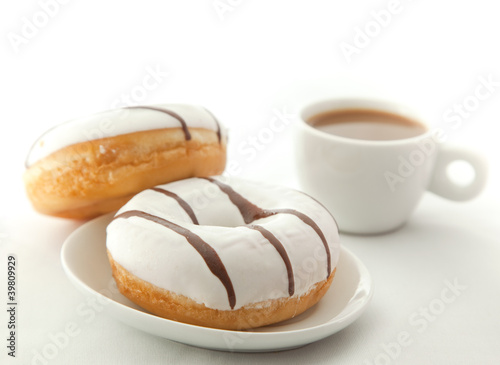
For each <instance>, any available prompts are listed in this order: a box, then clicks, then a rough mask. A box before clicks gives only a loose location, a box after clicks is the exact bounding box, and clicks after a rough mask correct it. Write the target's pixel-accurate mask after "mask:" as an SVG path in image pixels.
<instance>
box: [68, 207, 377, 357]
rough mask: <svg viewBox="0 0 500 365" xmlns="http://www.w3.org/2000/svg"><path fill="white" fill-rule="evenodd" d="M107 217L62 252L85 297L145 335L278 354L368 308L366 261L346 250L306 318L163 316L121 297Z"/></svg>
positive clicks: (77, 235) (71, 240) (336, 328)
mask: <svg viewBox="0 0 500 365" xmlns="http://www.w3.org/2000/svg"><path fill="white" fill-rule="evenodd" d="M112 217H113V215H112V214H108V215H105V216H102V217H99V218H96V219H94V220H92V221H90V222H88V223H85V224H84V225H82V226H81V227H80V228H78V229H77V230H76V231H75V232H73V233H72V234H71V235H70V236H69V237H68V239H67V240H66V242H65V243H64V246H63V248H62V252H61V259H62V265H63V268H64V270H65V272H66V274H67V275H68V277H69V279H70V280H71V281H72V282H73V284H74V285H75V286H76V287H77V288H78V289H80V290H81V291H83V292H84V294H86V295H89V296H93V297H95V298H96V299H97V300H98V301H99V303H101V304H102V305H103V306H104V308H105V310H106V311H107V312H108V313H109V314H110V315H112V316H113V317H115V318H116V319H118V320H120V321H122V322H124V323H126V324H128V325H130V326H132V327H135V328H138V329H140V330H142V331H145V332H148V333H151V334H154V335H157V336H161V337H164V338H167V339H169V340H172V341H176V342H181V343H184V344H188V345H192V346H198V347H204V348H209V349H213V350H222V351H241V352H264V351H279V350H286V349H291V348H296V347H300V346H304V345H307V344H309V343H312V342H315V341H318V340H321V339H323V338H325V337H328V336H330V335H332V334H334V333H336V332H338V331H340V330H341V329H343V328H345V327H346V326H348V325H349V324H351V323H352V322H354V321H355V320H356V319H357V318H358V317H359V316H360V315H361V313H362V312H363V310H364V309H365V308H366V306H367V304H368V303H369V301H370V299H371V297H372V294H373V289H372V281H371V278H370V275H369V273H368V271H367V270H366V268H365V266H364V265H363V264H362V263H361V261H360V260H359V259H358V258H357V257H355V256H354V255H353V254H352V253H351V252H349V251H348V250H346V249H345V248H342V252H341V255H340V262H339V265H338V267H337V272H336V275H335V278H334V279H333V283H332V286H331V288H330V289H329V291H328V292H327V294H326V295H325V296H324V297H323V299H321V301H320V302H319V303H318V304H316V305H315V306H314V307H312V308H310V309H309V310H307V311H306V312H304V313H302V314H301V315H299V316H297V317H295V318H293V319H290V320H287V321H284V322H281V323H278V324H275V325H270V326H266V327H262V328H258V329H254V330H250V331H227V330H218V329H213V328H206V327H200V326H193V325H189V324H185V323H180V322H175V321H171V320H168V319H164V318H160V317H157V316H155V315H152V314H150V313H148V312H147V311H145V310H143V309H141V308H140V307H139V306H137V305H135V304H134V303H132V302H131V301H130V300H128V299H127V298H125V297H124V296H123V295H121V294H120V293H119V292H118V290H117V289H116V285H115V284H114V281H113V278H112V276H111V268H110V267H109V263H108V259H107V256H106V226H107V225H108V223H109V222H110V221H111V219H112Z"/></svg>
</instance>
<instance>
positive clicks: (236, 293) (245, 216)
mask: <svg viewBox="0 0 500 365" xmlns="http://www.w3.org/2000/svg"><path fill="white" fill-rule="evenodd" d="M106 248H107V253H108V258H109V262H110V265H111V270H112V273H113V277H114V279H115V281H116V283H117V287H118V288H119V290H120V292H121V293H122V294H123V295H124V296H125V297H127V298H128V299H130V300H131V301H132V302H134V303H135V304H137V305H138V306H140V307H142V308H143V309H146V310H147V311H149V312H151V313H152V314H155V315H157V316H160V317H163V318H167V319H171V320H175V321H179V322H184V323H189V324H193V325H199V326H205V327H212V328H219V329H229V330H244V329H249V328H255V327H260V326H265V325H268V324H272V323H277V322H280V321H283V320H286V319H289V318H293V317H295V316H296V315H298V314H300V313H302V312H304V311H305V310H307V309H308V308H310V307H311V306H313V305H314V304H315V303H317V302H318V301H319V300H320V299H321V297H322V296H323V295H324V294H325V293H326V291H327V290H328V288H329V287H330V285H331V283H332V280H333V277H334V275H335V271H336V266H337V263H338V259H339V252H340V246H339V234H338V227H337V224H336V222H335V220H334V218H333V217H332V215H331V214H330V212H329V211H328V210H327V209H326V208H324V207H323V205H321V204H320V203H319V202H317V201H316V200H314V199H313V198H311V197H309V196H308V195H306V194H304V193H302V192H299V191H296V190H293V189H290V188H286V187H281V186H275V185H270V184H267V183H262V182H254V181H246V180H243V179H237V178H234V177H231V178H228V177H223V176H212V177H204V178H189V179H185V180H181V181H175V182H171V183H168V184H164V185H159V186H156V187H154V188H151V189H147V190H144V191H142V192H141V193H139V194H137V195H136V196H134V197H133V198H132V199H131V200H130V201H129V202H127V204H125V205H124V206H123V207H122V208H121V209H120V210H119V211H118V212H117V213H116V214H115V216H114V218H113V220H112V221H111V222H110V224H109V225H108V226H107V228H106Z"/></svg>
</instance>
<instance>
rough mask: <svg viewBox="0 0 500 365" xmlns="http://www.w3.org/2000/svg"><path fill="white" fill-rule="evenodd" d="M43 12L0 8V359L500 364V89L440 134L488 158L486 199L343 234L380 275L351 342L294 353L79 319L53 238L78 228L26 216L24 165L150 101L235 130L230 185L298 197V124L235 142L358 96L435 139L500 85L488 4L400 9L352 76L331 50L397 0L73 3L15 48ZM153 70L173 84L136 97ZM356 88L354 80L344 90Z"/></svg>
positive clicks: (94, 312)
mask: <svg viewBox="0 0 500 365" xmlns="http://www.w3.org/2000/svg"><path fill="white" fill-rule="evenodd" d="M41 3H45V2H43V1H41V2H29V3H28V2H19V3H16V4H10V5H9V7H6V6H5V5H1V7H2V8H1V9H0V24H2V34H3V35H4V36H5V37H3V40H4V41H3V42H2V44H0V51H1V52H2V56H1V57H0V64H1V66H2V67H1V68H0V76H1V77H0V79H1V80H2V82H1V83H0V84H1V85H0V93H1V97H2V100H3V103H2V122H1V124H0V128H1V130H0V156H1V163H2V165H1V166H2V167H3V174H2V180H1V181H2V185H1V189H0V219H1V220H0V301H1V303H2V304H1V309H0V333H1V336H0V338H1V339H2V340H1V346H0V360H1V361H0V363H2V364H4V363H7V364H46V363H47V364H137V363H148V364H156V363H158V364H160V363H161V364H170V363H175V364H182V363H186V364H197V363H199V364H212V363H213V364H232V363H236V362H238V363H240V364H246V363H249V364H250V363H255V362H259V363H276V364H281V363H283V364H285V363H286V364H289V363H298V364H300V363H305V362H308V363H318V364H330V363H336V364H378V365H380V364H498V363H499V362H500V346H499V345H498V344H499V343H500V311H499V308H500V239H499V237H500V228H499V226H500V204H499V203H500V193H499V190H498V186H499V181H500V174H499V170H498V162H497V158H498V156H499V152H500V147H499V145H500V143H498V131H499V128H498V126H497V125H498V122H499V121H500V103H499V101H500V87H498V86H495V87H494V90H493V91H492V92H491V95H489V96H488V98H486V99H485V100H482V101H481V102H480V103H479V105H478V107H477V109H476V110H474V111H473V112H472V113H470V115H468V116H467V117H464V118H463V120H462V123H461V124H460V126H459V128H456V129H454V130H453V133H451V132H450V136H449V137H450V138H449V139H450V141H451V142H454V143H458V144H462V145H466V146H468V147H470V148H474V149H477V150H480V151H481V152H482V153H483V154H485V156H486V157H487V158H488V160H489V162H490V168H491V176H490V181H489V183H488V185H487V187H486V189H485V191H484V192H483V194H482V195H481V196H479V197H478V198H477V199H475V200H473V201H470V202H465V203H456V202H450V201H447V200H444V199H442V198H439V197H436V196H433V195H432V194H430V193H428V194H425V196H424V198H423V199H422V201H421V203H420V205H419V206H418V208H417V209H416V211H415V213H414V214H413V216H412V218H411V220H410V221H409V222H408V224H406V225H405V226H404V227H403V228H402V229H400V230H398V231H396V232H393V233H390V234H386V235H379V236H364V237H363V236H352V235H344V234H342V235H341V240H342V244H343V245H344V246H345V247H346V248H348V249H350V250H351V251H352V252H353V253H354V254H355V255H357V256H358V257H359V258H360V259H361V260H362V261H363V262H364V264H365V265H366V267H367V268H368V270H369V271H370V273H371V275H372V277H373V280H374V284H375V294H374V297H373V300H372V302H371V303H370V305H369V307H368V309H367V310H366V312H365V313H364V314H363V315H362V317H361V318H360V319H359V320H357V321H356V322H355V323H354V324H352V325H351V326H349V327H348V328H346V329H344V330H342V331H341V332H339V333H337V334H335V335H333V336H331V337H329V338H327V339H325V340H322V341H319V342H317V343H314V344H311V345H308V346H306V347H303V348H300V349H296V350H291V351H285V352H279V353H264V354H238V353H226V352H217V351H210V350H204V349H199V348H195V347H190V346H186V345H182V344H178V343H173V342H170V341H168V340H165V339H163V338H158V337H154V336H152V335H149V334H146V333H143V332H141V331H138V330H136V329H134V328H131V327H128V326H126V325H124V324H122V323H121V322H119V321H117V320H115V319H113V318H111V317H109V316H108V315H107V314H106V313H105V312H103V311H102V310H101V309H100V308H98V307H95V308H93V309H91V310H90V311H87V312H86V313H87V315H82V309H85V310H87V309H89V308H92V307H91V304H90V303H88V302H87V301H86V298H85V297H84V296H83V295H82V294H81V293H80V292H79V291H77V290H76V289H75V288H74V287H73V286H72V284H71V283H70V282H69V280H68V279H67V278H66V276H65V274H64V272H63V270H62V267H61V262H60V249H61V246H62V244H63V242H64V240H65V239H66V237H67V236H68V235H69V234H70V233H71V232H72V231H73V230H74V229H76V228H77V227H78V226H79V225H81V224H82V222H75V221H70V220H64V219H57V218H52V217H47V216H43V215H40V214H37V213H35V212H34V211H33V210H32V209H31V206H30V204H29V202H28V201H27V199H26V197H25V194H24V190H23V185H22V172H23V169H24V167H23V161H24V158H25V156H26V153H27V151H28V149H29V147H30V145H31V143H32V142H33V141H34V139H35V138H36V137H37V136H38V135H39V134H40V133H42V132H43V131H45V130H46V129H48V128H50V127H51V126H53V125H55V124H57V123H60V122H63V121H65V120H68V119H71V118H74V117H77V116H83V115H87V114H91V113H93V112H96V111H100V110H104V109H109V108H110V107H112V106H113V105H117V103H118V104H119V103H124V101H123V100H124V99H123V95H124V96H125V97H127V96H128V97H129V98H132V102H134V101H135V102H137V101H140V102H143V103H148V104H152V103H161V102H171V101H172V102H174V101H184V102H197V103H202V104H204V105H206V106H207V107H209V108H210V109H212V111H214V113H215V114H217V115H218V116H219V119H221V120H222V121H223V122H224V123H225V124H226V125H227V126H228V127H229V128H230V147H229V157H228V158H229V160H228V161H229V162H230V163H232V165H231V166H232V168H233V169H234V170H233V171H235V174H237V175H240V176H243V177H251V178H254V179H265V180H268V181H273V182H276V183H281V184H285V185H289V186H292V187H298V184H297V182H296V176H297V173H299V172H297V171H295V168H294V164H293V143H292V131H293V124H291V125H290V126H289V127H287V128H286V129H285V130H284V131H283V132H282V133H276V135H274V136H273V140H272V141H270V142H269V143H266V144H263V145H262V148H261V150H258V151H256V153H255V156H254V155H253V154H252V155H250V154H249V153H247V154H245V153H243V152H242V149H243V147H242V144H243V145H244V143H248V142H249V140H248V138H249V137H251V136H258V135H259V132H260V131H262V129H263V128H266V127H267V126H268V125H269V120H270V119H271V118H272V117H273V115H274V114H273V113H275V110H287V111H290V113H293V111H294V109H295V108H296V106H297V105H298V103H299V101H300V102H302V101H304V100H306V99H309V98H310V99H314V98H316V97H322V96H325V95H343V94H346V93H359V92H360V90H361V91H362V92H365V91H367V90H369V91H370V93H371V94H373V93H374V92H376V93H377V92H379V93H384V95H389V96H391V97H394V98H397V99H402V100H404V101H406V102H410V103H411V104H412V105H413V106H416V107H417V108H419V109H420V110H422V111H423V113H424V114H426V115H428V116H429V124H430V125H431V126H436V127H439V126H442V125H444V121H443V118H444V117H443V114H444V113H445V112H446V111H447V110H448V109H449V108H452V107H453V106H454V105H455V104H457V103H458V104H460V103H463V101H464V100H465V99H466V98H467V97H468V96H471V95H474V92H475V89H476V87H477V85H478V83H479V82H480V80H481V78H483V79H484V78H488V77H490V78H492V79H493V80H500V66H499V65H500V51H499V47H498V39H497V36H498V34H500V23H499V22H498V21H497V14H498V11H496V9H494V8H493V5H491V4H492V2H488V1H486V0H484V1H481V0H479V1H475V2H473V3H470V2H460V3H459V2H456V1H442V2H439V4H435V3H434V2H430V1H419V2H415V1H413V2H411V1H403V0H401V2H400V7H401V9H400V10H401V11H400V12H398V13H397V14H395V15H393V16H392V18H391V20H390V22H389V24H388V25H386V26H385V27H383V28H381V31H380V33H379V34H377V35H376V36H374V37H373V38H372V39H371V40H370V43H369V44H368V45H367V46H366V47H365V48H363V49H362V50H361V51H360V53H359V54H355V55H353V57H352V58H353V59H352V62H348V61H347V60H346V58H345V57H344V55H343V54H342V52H341V51H340V44H341V42H343V41H345V42H352V40H353V37H354V36H355V34H356V29H357V28H360V29H363V27H365V26H366V24H368V22H369V21H371V20H373V19H374V15H373V11H375V12H380V11H381V9H387V8H388V6H389V5H388V4H389V3H390V2H384V1H377V2H370V1H358V2H352V4H347V2H345V4H338V3H340V2H338V3H337V4H330V3H329V2H327V1H310V2H287V1H276V2H273V4H272V5H271V4H268V3H267V2H254V1H252V2H250V1H239V2H238V1H232V2H230V1H221V3H228V4H229V3H230V4H232V5H230V6H231V10H230V11H229V10H228V12H226V13H224V14H223V19H221V18H220V17H219V16H218V14H217V11H216V10H215V9H214V7H213V4H214V3H217V2H212V1H199V2H196V3H190V4H189V5H188V4H187V2H186V4H185V5H182V4H180V2H178V3H176V4H174V2H166V3H165V4H163V5H159V4H157V3H155V2H153V1H145V2H140V4H139V2H136V3H132V2H123V1H121V2H118V1H109V2H107V3H106V4H103V3H102V2H92V1H88V2H85V3H81V2H68V3H67V4H60V5H59V7H58V8H57V12H56V11H55V10H53V12H55V13H54V14H53V15H51V17H50V18H48V19H49V20H48V23H47V25H46V26H43V27H40V29H39V30H38V32H37V33H36V35H35V36H33V37H32V38H31V39H29V40H28V41H27V43H26V44H25V43H23V44H21V45H20V46H19V52H17V53H16V52H15V47H13V45H12V43H11V41H9V34H10V33H11V32H14V33H19V34H21V33H20V32H21V31H22V27H23V24H24V23H23V22H24V20H23V18H26V19H32V18H33V17H34V16H35V17H36V16H39V17H43V16H42V15H37V12H39V11H42V10H40V9H41V5H40V4H41ZM61 3H62V2H61ZM53 9H55V8H53ZM40 19H41V20H39V21H42V20H43V19H42V18H40ZM151 69H157V70H160V74H161V72H163V73H165V74H167V73H168V75H166V76H160V78H159V81H158V85H156V87H155V88H151V90H147V92H146V94H145V95H142V94H139V92H140V91H137V90H139V87H140V86H141V85H142V82H143V80H144V77H145V75H147V74H148V72H151ZM346 75H350V76H349V78H346ZM353 77H354V78H355V79H356V80H357V81H356V83H352V82H349V81H346V80H352V78H353ZM360 85H361V86H360ZM366 85H369V86H366ZM495 88H497V89H498V90H497V89H495ZM134 90H135V91H134ZM373 90H377V91H373ZM382 90H383V91H382ZM134 92H135V94H134ZM134 95H135V96H134ZM134 98H135V99H134ZM139 98H142V100H138V99H139ZM246 146H247V147H248V144H247V145H246ZM9 254H14V255H15V256H16V258H17V263H18V269H19V271H18V273H17V275H18V303H19V304H18V307H17V309H18V317H17V325H18V327H17V329H18V331H17V348H16V355H17V357H16V358H11V357H9V356H7V349H6V345H7V341H6V339H7V337H8V330H7V322H8V317H7V312H6V310H7V309H8V308H7V298H6V262H7V256H8V255H9ZM89 270H91V268H89ZM450 287H453V289H450ZM89 313H91V314H89ZM68 326H69V327H70V328H71V329H72V331H74V333H75V335H74V336H73V337H71V338H70V339H69V340H68V341H67V342H65V343H63V344H62V345H61V346H60V348H58V349H57V353H56V354H55V355H54V356H53V358H52V359H45V360H44V359H41V358H40V356H39V354H42V353H43V350H44V348H45V349H46V348H47V346H48V345H49V346H50V344H51V343H55V342H57V340H55V338H57V335H58V334H59V333H61V332H62V331H65V330H67V328H68ZM398 341H399V342H401V343H402V345H396V343H397V342H398Z"/></svg>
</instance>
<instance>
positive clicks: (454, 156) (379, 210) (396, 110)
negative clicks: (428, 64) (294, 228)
mask: <svg viewBox="0 0 500 365" xmlns="http://www.w3.org/2000/svg"><path fill="white" fill-rule="evenodd" d="M340 109H370V110H380V111H385V112H389V113H392V114H397V115H401V116H403V117H406V118H409V119H411V120H414V121H416V122H418V123H420V124H422V125H423V126H424V127H425V128H426V131H425V132H423V133H422V134H420V135H418V136H416V137H410V138H404V139H393V140H382V141H380V140H377V141H374V140H363V139H354V138H346V137H340V136H337V135H333V134H330V133H326V132H323V131H320V130H319V129H317V128H315V127H313V126H311V125H310V124H308V122H307V120H308V119H310V118H311V117H312V116H314V115H317V114H320V113H323V112H327V111H334V110H340ZM297 125H298V127H297V133H296V140H295V145H296V148H295V152H296V156H295V157H296V165H297V173H298V178H299V183H300V184H301V188H302V190H303V191H304V192H306V193H308V194H310V195H311V196H313V197H315V198H316V199H318V200H319V201H320V202H322V203H323V204H324V205H325V206H326V207H327V208H328V209H329V210H330V211H331V213H332V214H333V215H334V217H335V218H336V220H337V222H338V224H339V228H340V230H341V231H342V232H346V233H355V234H377V233H384V232H388V231H392V230H395V229H397V228H399V227H400V226H402V225H403V224H404V223H405V222H406V221H407V220H408V218H409V217H410V215H411V213H412V212H413V210H414V209H415V207H416V206H417V204H418V202H419V200H420V198H421V197H422V194H423V192H424V191H426V190H428V191H431V192H433V193H435V194H437V195H440V196H442V197H444V198H447V199H450V200H456V201H464V200H469V199H472V198H474V197H475V196H477V195H478V194H479V193H480V192H481V191H482V189H483V188H484V186H485V184H486V180H487V173H488V167H487V163H486V161H485V159H484V158H483V157H481V156H480V155H479V154H478V153H476V152H473V151H470V150H467V149H465V148H460V147H453V146H449V145H446V144H443V143H442V140H443V139H444V137H446V136H444V132H443V130H442V129H435V130H432V129H429V128H428V127H427V126H426V124H425V123H424V122H423V121H422V119H421V118H420V117H419V116H418V115H417V114H416V113H415V112H413V111H412V110H410V109H409V108H407V107H405V106H403V105H401V104H398V103H393V102H390V101H384V100H376V99H360V98H349V99H330V100H325V101H322V102H317V103H314V104H310V105H308V106H306V107H305V108H303V109H302V111H301V115H300V118H299V122H298V123H297ZM454 161H465V162H467V163H468V164H470V166H471V167H472V168H473V169H474V171H475V176H474V179H473V180H472V181H471V182H470V183H469V184H468V185H465V186H463V185H461V184H458V183H456V182H454V181H452V180H451V179H450V177H449V174H448V171H447V170H448V167H449V165H450V164H451V163H452V162H454Z"/></svg>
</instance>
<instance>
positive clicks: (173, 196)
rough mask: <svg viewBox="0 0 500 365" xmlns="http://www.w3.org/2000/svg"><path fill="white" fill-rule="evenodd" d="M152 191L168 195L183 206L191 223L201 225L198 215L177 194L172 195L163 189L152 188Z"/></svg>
mask: <svg viewBox="0 0 500 365" xmlns="http://www.w3.org/2000/svg"><path fill="white" fill-rule="evenodd" d="M150 190H153V191H156V192H158V193H161V194H163V195H166V196H168V197H170V198H174V199H175V200H176V201H177V203H179V205H180V206H181V208H182V209H184V211H185V212H186V213H187V215H189V218H191V221H192V222H193V223H194V224H196V225H199V223H198V219H197V218H196V215H195V214H194V211H193V209H192V208H191V206H190V205H189V204H188V203H187V202H186V201H185V200H184V199H182V198H181V197H180V196H179V195H177V194H175V193H172V192H171V191H168V190H165V189H162V188H158V187H156V188H151V189H150Z"/></svg>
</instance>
